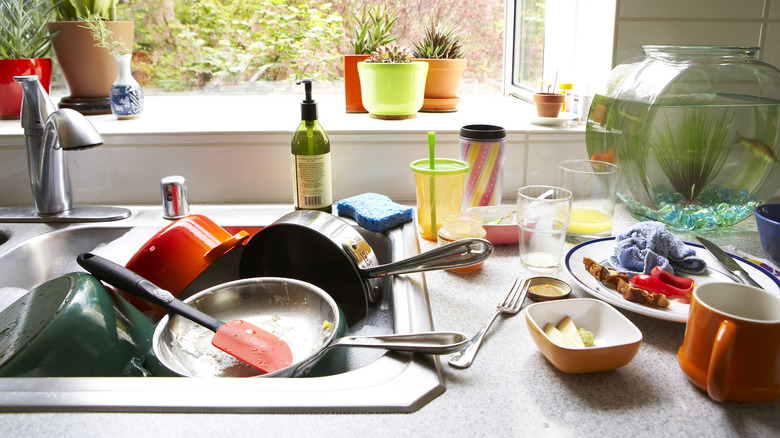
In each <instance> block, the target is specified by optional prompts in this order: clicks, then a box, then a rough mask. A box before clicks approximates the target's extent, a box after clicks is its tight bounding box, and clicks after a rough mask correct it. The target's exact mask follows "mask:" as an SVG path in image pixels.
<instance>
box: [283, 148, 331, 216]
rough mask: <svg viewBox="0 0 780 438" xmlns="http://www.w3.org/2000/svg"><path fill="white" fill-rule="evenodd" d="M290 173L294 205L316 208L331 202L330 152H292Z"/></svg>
mask: <svg viewBox="0 0 780 438" xmlns="http://www.w3.org/2000/svg"><path fill="white" fill-rule="evenodd" d="M292 174H293V203H294V205H295V207H297V208H303V209H317V208H323V207H327V206H329V205H331V204H333V192H332V189H331V179H330V178H331V175H330V152H328V153H327V154H321V155H295V154H292Z"/></svg>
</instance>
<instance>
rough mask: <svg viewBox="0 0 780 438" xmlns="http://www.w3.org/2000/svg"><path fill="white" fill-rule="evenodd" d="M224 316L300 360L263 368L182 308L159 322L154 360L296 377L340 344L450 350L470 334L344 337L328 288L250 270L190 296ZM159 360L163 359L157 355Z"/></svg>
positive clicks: (206, 371)
mask: <svg viewBox="0 0 780 438" xmlns="http://www.w3.org/2000/svg"><path fill="white" fill-rule="evenodd" d="M184 302H185V303H186V304H188V305H190V306H193V307H197V308H198V309H200V310H201V311H203V312H205V313H207V314H209V315H211V316H213V317H215V318H218V319H223V320H224V319H236V318H240V319H243V320H245V321H248V322H251V323H252V324H255V325H257V326H259V327H260V328H262V329H264V330H267V331H271V332H273V333H274V334H276V335H277V336H279V337H280V338H282V339H283V340H284V341H285V342H287V344H288V345H289V346H290V349H291V350H292V352H293V364H292V365H291V366H289V367H287V368H283V369H281V370H279V371H276V372H273V373H268V374H260V375H258V372H257V370H255V369H254V368H252V367H251V366H249V365H247V364H244V363H241V362H238V361H237V360H235V359H234V358H232V357H231V356H229V355H227V354H226V353H224V352H222V351H219V350H218V349H216V348H215V347H212V346H211V345H210V342H209V339H210V337H211V335H212V334H211V333H210V332H209V330H208V329H206V328H204V327H200V326H198V325H197V324H195V323H193V322H192V321H189V320H188V319H186V318H184V317H181V316H179V315H173V314H166V315H165V316H164V317H163V318H162V319H161V320H160V322H159V323H158V324H157V328H156V330H155V332H154V337H153V339H152V355H150V357H149V358H147V362H146V367H147V368H148V369H149V370H150V371H152V372H154V373H155V374H158V375H159V374H160V373H159V372H158V371H156V370H159V369H160V365H162V366H163V367H164V368H165V369H167V370H166V371H169V372H172V373H173V374H175V375H179V376H187V377H213V376H218V377H253V376H257V377H268V376H274V377H291V376H299V375H305V374H308V373H309V371H310V370H311V369H312V367H313V366H314V365H315V364H317V363H318V362H319V361H320V360H321V359H322V357H323V356H324V355H325V353H326V352H327V351H328V350H330V349H331V348H334V347H348V346H354V347H371V348H382V349H386V350H397V351H407V352H421V353H428V354H449V353H452V352H454V351H457V350H459V349H460V348H463V345H465V343H466V342H467V341H468V337H467V336H466V335H464V334H463V333H458V332H429V333H411V334H400V335H387V336H365V337H357V336H347V337H342V338H337V337H336V336H337V327H339V326H340V325H341V319H340V316H339V311H338V307H337V306H336V302H335V301H334V300H333V298H331V296H330V295H328V294H327V293H326V292H325V291H323V290H322V289H320V288H318V287H317V286H314V285H312V284H309V283H305V282H303V281H299V280H294V279H290V278H274V277H266V278H249V279H242V280H236V281H231V282H228V283H225V284H222V285H219V286H215V287H212V288H209V289H206V290H204V291H202V292H199V293H197V294H195V295H193V296H191V297H190V298H187V299H186V300H184ZM150 361H155V362H157V363H152V362H150Z"/></svg>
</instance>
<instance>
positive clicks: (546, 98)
mask: <svg viewBox="0 0 780 438" xmlns="http://www.w3.org/2000/svg"><path fill="white" fill-rule="evenodd" d="M546 84H547V83H546V82H544V81H541V88H540V90H539V92H538V93H534V103H535V104H536V114H537V115H538V116H539V117H558V114H559V113H560V112H561V108H563V100H564V98H565V97H566V96H564V95H563V94H561V93H555V92H553V91H550V90H551V89H553V90H554V89H555V84H553V85H547V88H546V89H545V87H544V86H545V85H546Z"/></svg>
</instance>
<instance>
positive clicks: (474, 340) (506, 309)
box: [449, 277, 531, 368]
mask: <svg viewBox="0 0 780 438" xmlns="http://www.w3.org/2000/svg"><path fill="white" fill-rule="evenodd" d="M530 282H531V279H530V278H526V279H524V280H522V281H520V277H517V278H516V279H515V282H514V284H513V285H512V289H510V290H509V293H508V294H507V296H506V298H504V301H503V302H502V303H501V304H499V305H498V307H497V308H496V312H495V313H494V314H493V316H491V317H490V320H489V321H488V323H487V324H486V325H485V327H483V328H482V330H480V331H478V332H477V333H476V334H475V335H474V336H472V337H471V339H469V341H468V342H467V343H466V346H465V347H463V349H461V350H460V351H458V352H455V353H452V354H451V355H450V356H449V363H450V365H452V366H454V367H455V368H468V367H469V366H471V363H472V362H474V356H476V355H477V351H478V350H479V346H480V345H482V340H483V339H484V338H485V334H486V333H487V331H488V330H489V329H490V326H491V325H493V321H495V320H496V317H497V316H498V315H500V314H502V313H509V314H511V315H515V314H517V312H519V311H520V308H521V307H523V301H525V296H526V294H528V283H530Z"/></svg>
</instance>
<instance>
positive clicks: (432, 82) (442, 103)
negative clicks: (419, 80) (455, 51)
mask: <svg viewBox="0 0 780 438" xmlns="http://www.w3.org/2000/svg"><path fill="white" fill-rule="evenodd" d="M416 61H421V62H426V63H428V76H427V79H426V80H425V100H424V101H423V106H422V109H423V111H454V110H455V109H457V106H458V103H459V102H460V97H458V87H459V86H460V80H461V78H462V77H463V71H464V70H466V64H467V61H466V60H465V59H427V58H424V59H416Z"/></svg>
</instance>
